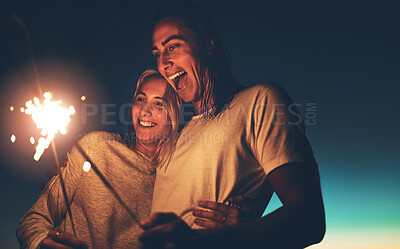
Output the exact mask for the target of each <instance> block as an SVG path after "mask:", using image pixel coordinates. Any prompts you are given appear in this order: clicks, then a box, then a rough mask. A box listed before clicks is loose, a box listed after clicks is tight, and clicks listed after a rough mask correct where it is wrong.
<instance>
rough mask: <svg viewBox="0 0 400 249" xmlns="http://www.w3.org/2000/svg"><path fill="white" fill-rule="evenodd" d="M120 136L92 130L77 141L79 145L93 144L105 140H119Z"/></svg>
mask: <svg viewBox="0 0 400 249" xmlns="http://www.w3.org/2000/svg"><path fill="white" fill-rule="evenodd" d="M121 140H122V139H121V137H120V136H119V135H117V134H114V133H109V132H105V131H93V132H90V133H88V134H86V135H85V136H83V137H82V138H81V139H80V140H79V141H78V143H79V144H80V145H81V146H87V145H94V144H99V143H102V142H107V141H121Z"/></svg>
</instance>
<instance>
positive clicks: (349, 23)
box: [0, 0, 400, 248]
mask: <svg viewBox="0 0 400 249" xmlns="http://www.w3.org/2000/svg"><path fill="white" fill-rule="evenodd" d="M158 4H159V2H157V1H152V2H151V1H149V2H144V1H128V0H127V1H113V2H112V3H111V1H103V2H102V1H47V0H46V1H8V3H6V2H5V1H3V2H2V3H1V4H0V14H1V15H0V32H1V33H0V83H1V88H0V89H1V92H0V94H1V100H0V105H1V108H0V114H1V117H2V119H1V124H0V127H1V131H2V132H1V134H0V139H1V140H0V144H1V150H2V153H0V155H1V161H0V163H1V166H0V189H1V195H0V199H1V203H2V205H1V206H0V213H1V219H0V220H1V226H0V247H1V248H17V247H18V243H17V241H16V239H15V235H14V233H15V228H16V227H17V225H18V220H19V219H20V218H21V217H22V215H23V214H24V212H25V211H26V210H27V209H28V208H29V207H30V206H31V205H32V204H33V202H34V200H35V199H37V197H38V196H39V194H40V189H39V187H38V185H39V183H41V182H44V181H45V179H46V177H45V174H46V171H47V169H49V168H51V167H52V161H53V158H52V153H51V151H50V150H47V151H46V152H45V154H44V155H43V158H42V159H41V161H39V162H34V161H33V159H32V156H33V154H34V148H33V146H31V145H29V142H28V139H29V136H30V135H33V134H36V135H37V131H35V129H34V128H33V124H32V123H31V121H30V119H29V118H28V117H24V116H23V115H22V114H21V113H19V112H18V111H14V112H10V110H9V107H10V106H11V105H13V106H15V107H16V108H17V109H19V107H21V106H23V105H24V102H25V101H26V100H28V99H31V98H32V97H33V96H35V95H36V96H37V92H36V88H35V80H34V74H33V70H32V64H31V59H30V56H29V50H28V46H27V39H26V36H25V33H24V30H23V29H22V28H21V26H20V25H19V24H18V23H17V22H16V21H15V19H14V18H13V15H17V16H18V17H19V18H20V19H21V20H23V22H24V23H25V25H26V27H27V29H28V33H29V37H30V40H31V44H32V47H33V51H34V55H35V57H36V63H37V66H38V71H39V77H40V80H41V82H42V86H43V88H45V90H51V91H52V92H54V95H55V97H57V96H58V97H59V98H62V99H63V100H65V102H68V103H72V104H74V105H75V106H76V108H77V110H78V113H77V115H75V116H74V117H73V120H72V124H71V127H70V129H69V131H70V134H69V135H67V136H66V137H63V136H57V138H56V141H58V142H57V146H58V147H59V155H60V156H61V155H62V154H65V151H66V150H68V148H70V147H71V146H72V144H73V141H75V140H76V138H77V134H83V133H85V132H87V131H89V130H93V129H101V130H108V131H114V132H123V131H124V126H123V125H122V124H121V121H120V120H119V118H118V116H117V114H118V112H119V110H121V106H123V105H124V104H126V103H129V102H130V100H131V98H132V95H133V91H134V87H135V85H136V81H137V79H138V77H139V75H140V74H141V72H143V71H144V70H145V69H147V68H155V62H154V59H153V57H152V55H151V51H150V50H151V36H150V28H151V27H150V20H151V17H152V13H153V12H154V11H155V9H156V8H157V5H158ZM201 4H202V5H203V6H204V7H205V8H206V9H207V10H208V11H209V12H210V13H211V14H212V16H213V17H214V19H215V22H216V25H217V27H218V29H219V31H220V33H221V36H222V38H223V40H224V41H225V43H226V46H227V48H228V50H229V52H230V55H231V63H232V70H233V72H234V74H235V75H236V79H237V81H238V82H239V83H240V84H243V85H246V86H251V85H254V84H256V83H264V82H274V83H277V84H280V85H282V86H283V87H285V88H286V89H287V90H288V92H289V93H290V95H291V96H292V98H293V100H294V101H295V102H296V103H297V104H299V106H300V108H299V109H300V111H301V113H302V115H303V116H304V118H305V121H306V124H307V125H306V130H307V134H308V137H309V140H310V142H311V144H312V145H313V148H314V152H315V156H316V158H317V161H318V162H319V165H320V171H321V179H322V189H323V192H324V193H323V194H324V199H325V203H326V211H327V221H328V233H327V241H329V237H328V236H330V234H332V236H333V235H334V233H335V232H336V231H340V230H343V229H350V230H351V229H353V230H360V229H369V228H374V229H378V230H379V229H381V230H382V229H388V230H391V231H400V214H399V212H398V207H399V206H400V197H399V196H400V195H399V190H400V183H399V182H400V181H399V180H398V179H399V178H400V168H399V166H400V156H399V151H400V132H399V128H398V127H399V124H400V113H399V107H400V101H399V97H398V92H399V91H400V86H399V85H400V70H399V69H400V60H399V58H400V48H399V44H400V32H399V26H400V17H399V16H400V15H399V10H400V4H399V3H398V2H397V1H295V0H291V1H239V2H236V1H218V2H214V1H209V0H207V1H201ZM81 95H85V96H87V98H88V99H87V101H86V102H80V100H79V98H80V96H81ZM88 105H91V106H93V105H96V106H97V107H98V108H99V110H101V108H102V107H103V108H106V110H107V111H108V112H111V114H107V115H108V116H107V117H104V115H103V116H102V115H100V114H98V115H95V116H93V117H90V118H88V119H87V120H86V119H85V118H83V116H82V112H84V110H88V109H85V108H88V107H87V106H88ZM103 113H104V112H103ZM113 113H114V114H113ZM113 121H115V123H113ZM108 123H110V124H108ZM101 124H102V125H101ZM35 132H36V133H35ZM11 134H15V135H16V136H17V142H16V143H15V144H12V143H11V142H10V136H11ZM353 230H351V231H353ZM399 234H400V233H399Z"/></svg>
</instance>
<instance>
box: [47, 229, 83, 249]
mask: <svg viewBox="0 0 400 249" xmlns="http://www.w3.org/2000/svg"><path fill="white" fill-rule="evenodd" d="M39 245H40V248H46V249H47V248H55V249H58V248H65V249H70V248H71V249H73V248H75V249H87V248H88V247H87V245H86V244H85V243H83V242H82V241H81V240H79V239H78V238H76V237H75V236H73V235H72V234H70V233H66V232H59V231H50V232H49V233H48V234H47V237H46V238H44V239H43V240H42V241H41V242H40V244H39Z"/></svg>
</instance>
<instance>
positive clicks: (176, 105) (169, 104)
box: [128, 69, 181, 167]
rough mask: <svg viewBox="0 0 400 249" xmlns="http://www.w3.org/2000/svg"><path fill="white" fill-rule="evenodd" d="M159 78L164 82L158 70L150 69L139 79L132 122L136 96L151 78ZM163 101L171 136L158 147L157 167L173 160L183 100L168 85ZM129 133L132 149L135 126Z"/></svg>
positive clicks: (134, 97)
mask: <svg viewBox="0 0 400 249" xmlns="http://www.w3.org/2000/svg"><path fill="white" fill-rule="evenodd" d="M153 77H157V78H161V79H163V80H165V79H164V77H163V76H162V75H161V74H160V73H159V72H158V71H156V70H153V69H148V70H146V71H144V72H143V73H142V75H141V76H140V77H139V80H138V82H137V85H136V90H135V93H134V95H133V99H132V104H131V108H130V111H129V117H130V120H132V107H133V103H134V102H135V100H136V96H137V94H138V92H139V90H140V89H141V87H142V86H143V84H144V83H145V82H146V81H147V80H149V79H150V78H153ZM166 83H167V82H166ZM163 99H164V100H165V103H164V104H165V109H166V111H167V115H168V118H169V120H170V122H171V126H172V127H171V134H170V135H169V136H168V137H166V138H163V139H161V140H160V142H159V144H158V145H157V149H156V153H155V157H154V158H153V164H154V165H155V166H157V167H162V166H164V165H167V164H168V163H169V161H170V159H171V156H172V153H173V152H174V150H175V145H176V142H177V140H178V129H179V110H180V106H181V99H180V98H179V96H178V94H177V93H176V92H175V90H174V89H173V88H172V87H171V86H170V85H169V84H168V83H167V87H166V88H165V92H164V95H163ZM128 131H129V133H130V135H131V136H130V137H131V138H132V139H130V141H129V145H130V147H135V143H136V132H135V129H134V127H133V125H130V126H129V127H128Z"/></svg>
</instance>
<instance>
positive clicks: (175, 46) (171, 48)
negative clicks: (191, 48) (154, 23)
mask: <svg viewBox="0 0 400 249" xmlns="http://www.w3.org/2000/svg"><path fill="white" fill-rule="evenodd" d="M177 47H179V44H173V45H171V46H169V47H168V51H172V50H174V49H175V48H177Z"/></svg>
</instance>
